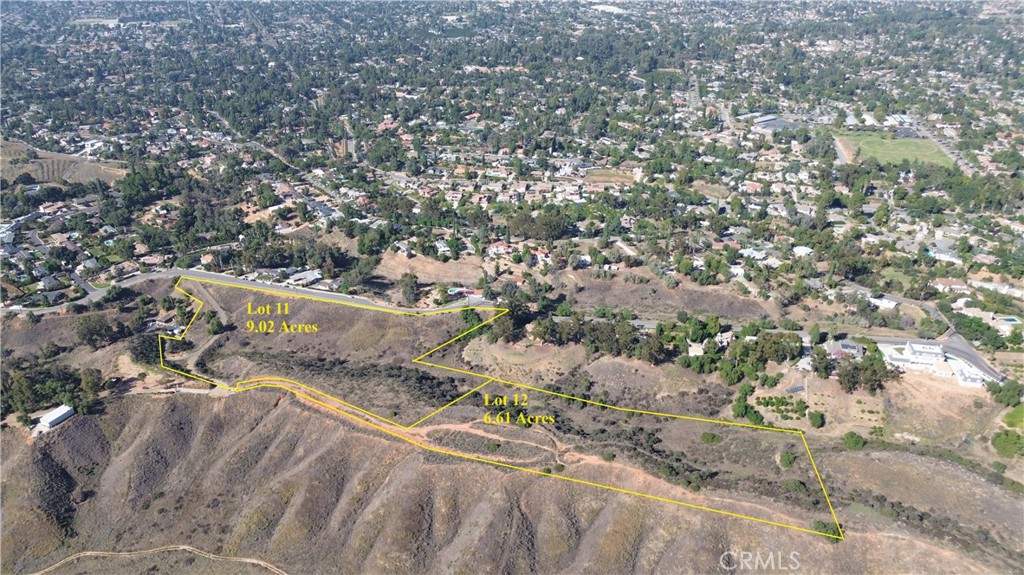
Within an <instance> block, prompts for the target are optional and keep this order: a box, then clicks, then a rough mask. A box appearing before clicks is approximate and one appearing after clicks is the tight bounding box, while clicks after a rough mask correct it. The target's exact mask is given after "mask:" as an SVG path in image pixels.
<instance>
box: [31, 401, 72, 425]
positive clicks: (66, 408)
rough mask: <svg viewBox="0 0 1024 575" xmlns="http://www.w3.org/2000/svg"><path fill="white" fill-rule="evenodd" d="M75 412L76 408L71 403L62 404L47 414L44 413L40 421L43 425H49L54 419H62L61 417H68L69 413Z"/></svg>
mask: <svg viewBox="0 0 1024 575" xmlns="http://www.w3.org/2000/svg"><path fill="white" fill-rule="evenodd" d="M74 412H75V410H74V408H72V407H71V406H70V405H61V406H60V407H58V408H56V409H54V410H53V411H50V412H48V413H47V414H46V415H44V416H42V417H40V418H39V423H42V424H43V425H46V426H49V425H51V424H52V423H53V422H54V421H60V420H61V419H63V418H65V417H67V416H68V415H71V414H72V413H74Z"/></svg>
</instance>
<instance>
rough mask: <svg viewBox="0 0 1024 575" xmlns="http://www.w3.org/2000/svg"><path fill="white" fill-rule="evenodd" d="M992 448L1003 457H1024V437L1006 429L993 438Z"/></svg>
mask: <svg viewBox="0 0 1024 575" xmlns="http://www.w3.org/2000/svg"><path fill="white" fill-rule="evenodd" d="M992 447H995V448H996V453H998V454H999V455H1001V456H1002V457H1013V456H1014V455H1024V436H1022V435H1021V434H1019V433H1017V432H1016V431H1013V430H1010V429H1005V430H1003V431H1000V432H999V433H997V434H995V435H994V436H992Z"/></svg>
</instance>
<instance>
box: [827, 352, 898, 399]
mask: <svg viewBox="0 0 1024 575" xmlns="http://www.w3.org/2000/svg"><path fill="white" fill-rule="evenodd" d="M836 375H837V376H838V377H839V385H840V386H842V388H843V391H845V392H846V393H853V392H854V391H855V390H856V389H858V388H861V387H863V388H864V389H867V390H868V393H870V394H871V395H874V394H875V393H876V392H878V391H879V390H882V389H884V388H885V384H886V383H887V382H889V381H894V380H896V379H899V377H900V371H899V370H898V369H895V368H891V367H889V366H888V365H886V364H885V360H884V359H883V358H882V356H881V354H880V353H878V352H873V353H869V354H867V355H865V356H864V359H862V360H861V361H855V360H853V359H852V358H850V357H848V356H847V357H844V358H843V360H842V361H841V362H840V363H839V367H838V369H836Z"/></svg>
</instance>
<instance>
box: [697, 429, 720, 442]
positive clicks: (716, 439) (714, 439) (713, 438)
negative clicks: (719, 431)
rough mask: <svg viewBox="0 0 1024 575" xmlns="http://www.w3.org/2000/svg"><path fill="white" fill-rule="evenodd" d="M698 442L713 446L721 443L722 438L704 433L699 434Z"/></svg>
mask: <svg viewBox="0 0 1024 575" xmlns="http://www.w3.org/2000/svg"><path fill="white" fill-rule="evenodd" d="M700 440H701V441H702V442H703V443H706V444H707V445H714V444H716V443H721V442H722V436H720V435H716V434H714V433H708V432H706V431H705V432H704V433H702V434H700Z"/></svg>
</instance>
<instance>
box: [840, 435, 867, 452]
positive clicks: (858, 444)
mask: <svg viewBox="0 0 1024 575" xmlns="http://www.w3.org/2000/svg"><path fill="white" fill-rule="evenodd" d="M867 444H868V440H866V439H864V438H863V437H861V436H860V435H859V434H858V433H857V432H856V431H847V432H846V435H844V436H843V447H846V448H847V449H861V448H863V447H864V446H865V445H867Z"/></svg>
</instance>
